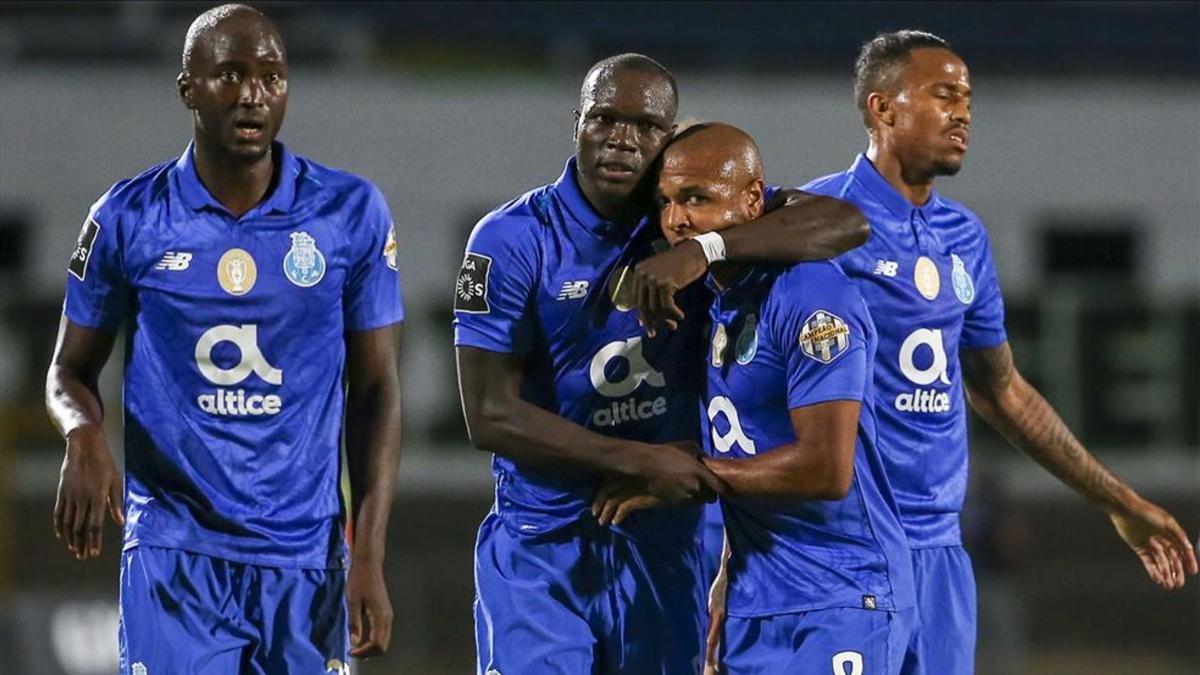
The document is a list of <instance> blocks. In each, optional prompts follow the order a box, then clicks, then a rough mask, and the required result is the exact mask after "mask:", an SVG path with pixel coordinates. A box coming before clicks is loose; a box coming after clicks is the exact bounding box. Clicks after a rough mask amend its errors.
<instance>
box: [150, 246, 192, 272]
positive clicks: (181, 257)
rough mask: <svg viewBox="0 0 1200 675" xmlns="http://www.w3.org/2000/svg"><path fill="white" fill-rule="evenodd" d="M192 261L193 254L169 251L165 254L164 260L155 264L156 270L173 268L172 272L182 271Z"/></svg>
mask: <svg viewBox="0 0 1200 675" xmlns="http://www.w3.org/2000/svg"><path fill="white" fill-rule="evenodd" d="M191 262H192V254H191V253H185V252H183V251H167V252H166V253H165V254H163V257H162V260H159V261H158V264H157V265H155V266H154V269H156V270H171V271H172V272H182V271H183V270H186V269H187V268H188V265H189V264H191Z"/></svg>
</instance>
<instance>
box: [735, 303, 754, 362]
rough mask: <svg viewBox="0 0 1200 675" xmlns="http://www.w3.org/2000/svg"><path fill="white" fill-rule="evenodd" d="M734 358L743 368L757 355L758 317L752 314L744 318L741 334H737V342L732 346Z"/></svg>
mask: <svg viewBox="0 0 1200 675" xmlns="http://www.w3.org/2000/svg"><path fill="white" fill-rule="evenodd" d="M733 353H734V358H735V359H736V360H737V362H738V365H739V366H744V365H746V364H747V363H750V362H751V361H753V360H754V355H755V354H757V353H758V317H757V316H756V315H754V314H751V315H750V316H748V317H746V322H745V325H743V326H742V332H741V333H738V339H737V342H736V343H734V345H733Z"/></svg>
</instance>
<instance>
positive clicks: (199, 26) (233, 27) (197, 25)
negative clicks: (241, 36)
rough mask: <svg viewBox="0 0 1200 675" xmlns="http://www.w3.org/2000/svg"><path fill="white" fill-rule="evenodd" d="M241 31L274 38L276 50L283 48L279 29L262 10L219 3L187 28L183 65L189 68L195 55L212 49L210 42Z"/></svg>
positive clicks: (186, 68) (184, 67)
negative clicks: (219, 4) (218, 5)
mask: <svg viewBox="0 0 1200 675" xmlns="http://www.w3.org/2000/svg"><path fill="white" fill-rule="evenodd" d="M218 29H220V30H218ZM244 31H250V32H255V33H257V34H258V35H259V36H266V37H271V38H274V41H275V43H276V44H277V45H278V47H279V50H280V51H281V52H282V51H283V38H282V37H281V36H280V35H279V29H277V28H276V27H275V24H274V22H272V21H271V20H270V19H269V18H267V16H266V15H265V14H263V13H262V12H260V11H258V10H257V9H254V8H253V7H250V6H249V5H238V4H229V5H221V6H220V7H213V8H212V9H210V10H208V11H207V12H205V13H203V14H201V15H200V16H198V17H196V20H195V21H193V22H192V25H191V26H190V27H189V28H188V32H187V37H185V38H184V39H183V58H182V59H181V61H182V63H183V69H184V70H191V68H192V64H193V62H194V59H195V58H196V56H197V55H198V54H200V53H202V52H206V51H211V48H212V44H213V43H214V42H215V41H217V40H218V39H222V38H225V39H228V34H229V33H235V32H244Z"/></svg>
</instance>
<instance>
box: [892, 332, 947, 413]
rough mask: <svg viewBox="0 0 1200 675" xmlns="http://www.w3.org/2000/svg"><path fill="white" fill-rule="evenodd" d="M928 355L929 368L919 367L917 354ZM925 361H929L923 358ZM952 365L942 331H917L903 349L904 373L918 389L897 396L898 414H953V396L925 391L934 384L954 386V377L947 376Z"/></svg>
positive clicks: (943, 392)
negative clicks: (952, 379)
mask: <svg viewBox="0 0 1200 675" xmlns="http://www.w3.org/2000/svg"><path fill="white" fill-rule="evenodd" d="M918 350H920V351H921V352H923V353H924V352H928V355H927V357H928V359H929V364H928V365H926V366H925V367H919V366H917V364H916V356H917V352H918ZM923 358H925V357H923ZM948 365H949V362H948V361H947V360H946V347H945V344H944V343H943V341H942V331H941V330H938V329H935V328H918V329H917V330H915V331H913V332H912V333H911V334H909V336H908V337H907V338H905V339H904V343H903V344H901V345H900V372H902V373H904V376H905V377H907V378H908V379H909V381H910V382H912V383H913V384H915V385H917V386H916V387H915V388H913V390H912V391H911V392H907V391H906V392H902V393H900V394H898V395H897V396H896V410H899V411H901V412H916V413H942V412H948V411H949V410H950V393H949V392H946V391H938V390H937V389H922V387H926V386H928V385H931V384H933V383H934V382H941V383H942V384H944V385H947V386H948V385H949V384H950V376H949V375H948V374H947V373H946V368H947V366H948Z"/></svg>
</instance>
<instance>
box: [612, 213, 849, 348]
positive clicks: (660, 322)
mask: <svg viewBox="0 0 1200 675" xmlns="http://www.w3.org/2000/svg"><path fill="white" fill-rule="evenodd" d="M766 208H767V210H766V212H764V213H763V215H761V216H759V217H758V218H756V219H754V220H752V221H750V222H749V223H746V224H745V225H743V226H740V227H737V228H730V229H728V230H725V231H723V232H721V237H722V239H724V242H725V259H726V260H729V261H731V262H735V263H744V264H749V265H753V264H768V265H790V264H794V263H798V262H804V261H807V260H826V259H829V258H833V257H835V256H837V255H840V254H842V253H845V252H846V251H849V250H851V249H854V248H857V247H859V246H861V245H862V244H864V243H865V242H866V241H867V238H868V237H869V236H870V233H871V229H870V226H869V225H868V224H867V219H866V218H865V217H864V216H863V214H862V212H861V211H859V210H858V207H856V206H854V205H853V204H850V203H848V202H844V201H842V200H839V199H834V198H832V197H824V196H818V195H812V194H808V193H806V192H801V191H800V190H793V189H788V190H782V191H780V192H779V193H778V194H776V195H775V196H774V197H773V198H772V199H771V200H770V201H769V202H768V203H767V207H766ZM708 265H709V263H708V258H707V257H706V256H705V254H704V250H703V248H702V247H701V245H700V244H699V243H697V242H684V243H683V244H681V245H679V246H675V247H672V248H671V249H668V250H666V251H663V252H662V253H659V254H658V255H655V256H653V257H651V258H648V259H646V260H643V261H642V262H641V263H639V264H638V265H637V266H636V267H635V268H634V271H633V272H634V277H633V284H634V286H633V287H634V297H635V298H636V301H637V308H638V312H639V315H640V317H641V319H642V323H643V324H644V325H645V326H646V327H647V329H648V330H649V331H650V332H651V334H653V331H655V330H657V329H658V328H661V327H664V326H665V327H667V328H672V329H673V328H674V327H675V326H676V322H677V321H679V320H680V319H682V318H683V312H682V310H680V309H679V306H678V305H677V304H676V303H675V300H674V298H675V293H676V291H678V290H679V289H681V288H683V287H684V286H687V285H688V284H690V283H692V282H693V281H695V280H696V279H699V278H700V277H701V276H703V275H704V273H705V272H706V271H707V270H708Z"/></svg>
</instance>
